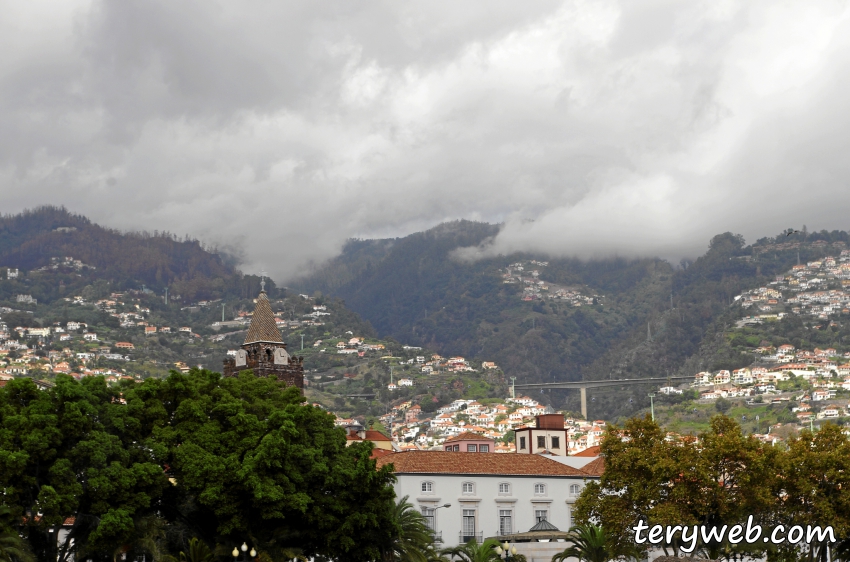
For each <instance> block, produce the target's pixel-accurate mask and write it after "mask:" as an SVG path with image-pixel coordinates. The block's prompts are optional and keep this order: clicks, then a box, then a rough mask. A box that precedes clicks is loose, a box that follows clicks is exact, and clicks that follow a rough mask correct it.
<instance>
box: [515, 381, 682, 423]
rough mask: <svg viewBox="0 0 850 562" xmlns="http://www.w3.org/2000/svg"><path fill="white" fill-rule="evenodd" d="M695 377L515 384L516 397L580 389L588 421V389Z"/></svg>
mask: <svg viewBox="0 0 850 562" xmlns="http://www.w3.org/2000/svg"><path fill="white" fill-rule="evenodd" d="M693 380H694V377H693V375H691V376H689V377H685V376H678V377H648V378H645V379H616V380H598V381H572V382H543V383H526V384H514V385H513V388H514V395H516V391H517V390H536V389H538V388H540V389H544V388H568V389H576V388H577V389H579V390H580V391H581V415H582V416H584V419H587V389H588V388H603V387H606V386H630V385H640V384H644V385H645V384H657V383H666V382H668V381H669V382H683V381H688V382H693Z"/></svg>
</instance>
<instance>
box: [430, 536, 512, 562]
mask: <svg viewBox="0 0 850 562" xmlns="http://www.w3.org/2000/svg"><path fill="white" fill-rule="evenodd" d="M497 546H499V541H497V540H496V539H487V540H486V541H484V542H483V543H481V544H478V541H476V540H475V539H472V540H471V541H469V542H468V543H466V544H462V545H460V546H456V547H455V548H445V549H443V550H441V551H440V554H445V555H448V556H451V557H452V558H454V557H458V558H460V559H461V560H462V561H463V562H491V561H494V560H499V555H498V554H496V547H497Z"/></svg>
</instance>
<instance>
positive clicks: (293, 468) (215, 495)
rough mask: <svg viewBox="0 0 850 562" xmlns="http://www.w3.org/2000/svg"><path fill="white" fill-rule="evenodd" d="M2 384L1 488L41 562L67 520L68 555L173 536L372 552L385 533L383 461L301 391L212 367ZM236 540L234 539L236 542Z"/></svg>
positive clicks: (152, 547) (352, 555)
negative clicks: (48, 384) (134, 378)
mask: <svg viewBox="0 0 850 562" xmlns="http://www.w3.org/2000/svg"><path fill="white" fill-rule="evenodd" d="M56 382H57V384H56V387H55V388H53V389H50V390H47V391H39V390H37V389H36V387H35V385H34V384H33V383H32V382H30V381H29V380H23V379H22V380H15V381H12V382H10V383H9V384H8V385H6V386H5V387H4V388H2V389H0V488H2V489H3V490H4V491H5V499H6V500H7V501H8V504H9V506H10V507H11V509H12V511H13V513H14V514H15V515H17V516H19V517H20V516H24V515H26V514H27V513H36V512H37V513H41V517H39V518H37V519H36V518H26V525H25V529H24V530H25V533H26V535H27V538H28V542H29V544H30V545H31V547H32V548H33V550H34V551H35V552H36V554H37V556H38V558H39V559H57V557H58V558H59V559H60V560H66V559H68V557H69V556H70V555H71V554H73V552H71V549H69V548H68V545H67V543H66V544H64V545H59V547H58V550H57V546H56V545H55V541H51V540H50V537H51V536H56V535H55V533H56V531H57V530H58V529H59V527H60V526H61V525H62V524H63V522H65V521H66V519H67V518H69V517H74V518H75V519H74V524H73V526H72V528H71V536H72V537H73V538H74V540H75V543H76V545H77V549H78V550H77V554H78V555H80V556H82V555H84V556H86V557H89V558H92V559H95V560H98V559H102V558H108V559H111V558H112V555H113V553H115V552H119V551H124V552H128V553H131V554H134V555H140V554H144V553H147V554H149V555H151V556H154V557H155V558H157V559H159V558H158V557H159V556H160V555H164V553H165V552H167V551H168V550H171V551H172V552H177V551H181V550H184V549H185V548H186V547H187V545H186V544H185V543H183V542H182V541H183V539H182V538H180V537H186V536H190V537H191V536H196V537H201V538H203V539H204V540H205V541H206V542H207V543H209V544H219V545H228V544H230V545H232V544H234V543H240V544H241V542H242V541H243V540H245V539H246V538H248V539H250V542H251V543H252V544H254V545H255V546H256V547H257V549H258V550H259V551H261V552H268V553H271V554H270V555H273V556H276V555H275V554H274V553H276V552H277V553H279V552H282V551H284V550H286V551H288V552H291V551H292V548H293V547H297V548H298V550H299V551H301V552H304V553H305V554H307V555H314V554H322V555H325V556H333V557H335V558H336V559H338V560H365V559H376V558H378V556H379V555H380V552H381V549H382V548H383V546H384V545H385V544H386V542H387V541H388V540H389V537H390V535H391V534H392V533H393V529H394V526H393V523H392V521H391V520H390V519H389V517H390V513H391V506H392V503H393V490H392V488H391V487H390V486H389V485H388V484H389V483H390V482H391V480H392V476H391V474H390V473H389V472H388V469H382V470H380V471H379V470H376V469H375V463H374V461H372V460H370V459H369V455H370V453H371V449H370V448H369V446H368V444H356V445H353V446H351V447H346V440H345V436H344V432H343V430H342V429H340V428H337V427H335V426H334V423H333V417H332V416H330V415H329V414H327V413H326V412H324V411H323V410H321V409H319V408H314V407H312V406H306V405H304V404H303V398H302V397H301V395H300V392H299V391H298V389H295V388H284V387H282V385H281V383H278V382H277V381H273V380H269V379H260V378H256V377H254V376H253V375H252V374H250V372H247V373H243V374H241V376H240V377H239V378H229V379H222V378H221V377H220V375H218V374H216V373H211V372H208V371H199V370H195V371H192V372H191V373H190V374H188V375H182V374H179V373H172V375H171V376H170V377H168V378H167V379H165V380H160V379H149V380H147V381H146V382H144V383H142V384H134V383H128V384H127V385H125V386H122V387H113V388H109V387H107V386H106V385H105V383H104V381H103V379H102V378H97V377H89V378H86V379H84V380H83V382H77V381H75V380H74V379H72V378H70V377H65V376H60V377H57V381H56ZM231 547H232V546H231Z"/></svg>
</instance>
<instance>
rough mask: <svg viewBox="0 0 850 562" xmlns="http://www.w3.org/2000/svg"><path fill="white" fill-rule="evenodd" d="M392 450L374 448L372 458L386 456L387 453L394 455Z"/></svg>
mask: <svg viewBox="0 0 850 562" xmlns="http://www.w3.org/2000/svg"><path fill="white" fill-rule="evenodd" d="M392 454H393V452H392V451H388V450H386V449H372V454H371V455H369V458H370V459H377V458H380V457H385V456H387V455H392Z"/></svg>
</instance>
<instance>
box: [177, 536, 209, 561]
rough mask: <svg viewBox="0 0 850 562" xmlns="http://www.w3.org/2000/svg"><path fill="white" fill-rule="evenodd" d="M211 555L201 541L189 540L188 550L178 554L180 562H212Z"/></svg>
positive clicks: (194, 538)
mask: <svg viewBox="0 0 850 562" xmlns="http://www.w3.org/2000/svg"><path fill="white" fill-rule="evenodd" d="M212 561H213V553H212V551H211V550H210V547H208V546H207V545H206V544H205V543H204V542H203V541H202V540H201V539H199V538H198V537H192V538H191V539H189V546H188V548H187V549H186V550H185V551H183V552H181V553H180V562H212Z"/></svg>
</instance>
